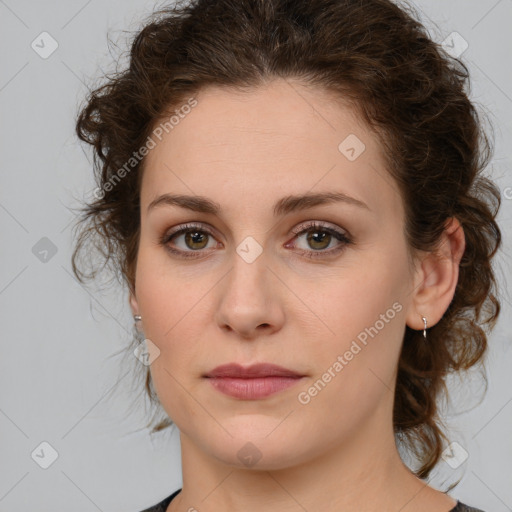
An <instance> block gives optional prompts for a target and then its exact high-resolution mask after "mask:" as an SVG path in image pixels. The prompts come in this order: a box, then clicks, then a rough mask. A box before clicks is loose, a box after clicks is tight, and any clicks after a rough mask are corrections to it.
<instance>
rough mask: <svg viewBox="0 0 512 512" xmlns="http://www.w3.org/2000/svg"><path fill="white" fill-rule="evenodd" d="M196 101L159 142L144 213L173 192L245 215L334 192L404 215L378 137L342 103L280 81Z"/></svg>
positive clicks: (207, 93)
mask: <svg viewBox="0 0 512 512" xmlns="http://www.w3.org/2000/svg"><path fill="white" fill-rule="evenodd" d="M196 100H197V104H196V106H194V107H193V108H191V109H187V112H188V113H187V114H185V115H182V116H180V118H179V122H178V123H176V124H173V125H172V128H171V129H169V128H168V129H167V130H164V131H163V133H162V134H161V135H160V137H161V140H158V139H156V138H154V139H155V142H156V147H154V149H152V150H151V151H150V152H149V154H148V155H147V157H146V161H145V170H144V178H143V182H142V190H141V204H142V205H147V204H149V202H151V201H152V200H153V199H154V198H155V196H156V195H158V194H162V193H165V192H168V193H181V194H187V195H191V194H196V195H202V196H206V197H211V198H212V199H214V200H216V201H217V202H219V203H223V204H224V203H225V206H226V209H227V210H228V209H229V208H230V207H231V208H232V210H233V213H235V212H236V211H239V210H240V208H245V209H249V210H252V211H254V210H255V208H258V207H262V206H263V205H266V204H267V200H268V205H270V204H274V202H275V200H276V199H277V198H280V197H282V196H284V195H288V194H301V193H305V192H308V191H312V192H315V191H320V190H321V191H326V190H333V191H343V192H345V193H347V194H349V195H352V196H353V197H356V198H359V199H361V200H363V201H364V202H366V203H367V204H368V206H369V207H370V208H371V209H376V210H379V209H380V210H381V211H383V210H384V209H386V208H387V209H391V210H393V209H394V210H396V211H394V213H395V214H398V215H399V214H400V212H401V211H400V205H399V204H396V203H397V202H399V201H397V199H398V195H397V193H398V192H397V189H396V186H395V184H394V183H393V180H392V179H391V177H390V176H389V174H388V173H387V171H386V169H385V167H384V158H383V155H382V148H381V146H380V144H379V141H378V139H377V137H376V136H375V135H374V134H373V133H372V132H371V131H370V130H369V129H368V128H367V127H366V126H365V125H364V123H362V122H361V120H360V119H359V116H358V115H357V113H356V111H355V110H354V109H352V108H350V107H349V106H348V104H347V105H345V104H344V103H343V102H341V101H336V100H335V99H334V97H333V95H332V93H329V92H328V91H325V90H322V89H320V88H312V87H311V86H309V87H306V86H304V85H302V84H300V83H298V82H292V81H289V80H281V79H279V80H275V81H273V82H271V83H270V84H268V85H265V86H262V87H258V88H256V89H252V90H249V91H235V90H233V89H228V88H224V87H208V88H206V89H203V90H201V91H200V92H199V94H198V95H197V96H196ZM175 108H176V109H177V110H178V111H179V106H178V107H175ZM174 119H178V118H174ZM155 126H157V125H155ZM160 126H162V125H160ZM269 207H270V206H269ZM392 213H393V212H392Z"/></svg>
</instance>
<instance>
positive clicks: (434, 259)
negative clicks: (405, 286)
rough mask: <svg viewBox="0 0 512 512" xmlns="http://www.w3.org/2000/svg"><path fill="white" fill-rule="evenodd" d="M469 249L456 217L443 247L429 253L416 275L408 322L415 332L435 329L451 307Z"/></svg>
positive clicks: (442, 240) (449, 220) (443, 240)
mask: <svg viewBox="0 0 512 512" xmlns="http://www.w3.org/2000/svg"><path fill="white" fill-rule="evenodd" d="M465 247H466V242H465V237H464V230H463V228H462V226H461V225H460V223H459V221H458V220H457V219H456V218H455V217H451V218H450V219H448V221H447V223H446V226H445V230H444V232H443V234H442V237H441V240H440V244H439V248H438V249H437V250H436V251H434V252H428V253H426V256H425V257H424V258H423V259H422V261H421V265H420V268H418V270H416V273H415V280H414V281H415V284H414V289H413V290H412V294H413V297H412V300H411V302H410V308H409V311H408V312H407V316H406V323H407V325H408V326H409V327H410V328H411V329H415V330H420V329H423V327H424V323H423V320H422V318H421V317H422V316H424V317H425V318H426V319H427V328H428V327H429V326H430V327H432V326H434V325H435V324H437V322H439V320H440V319H441V318H442V317H443V315H444V313H445V312H446V310H447V309H448V307H449V306H450V303H451V301H452V299H453V296H454V294H455V288H456V286H457V282H458V279H459V263H460V260H461V258H462V255H463V254H464V249H465Z"/></svg>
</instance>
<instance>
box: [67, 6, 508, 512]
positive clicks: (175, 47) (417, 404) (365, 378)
mask: <svg viewBox="0 0 512 512" xmlns="http://www.w3.org/2000/svg"><path fill="white" fill-rule="evenodd" d="M467 80H468V75H467V69H466V68H465V66H464V64H462V62H460V61H459V60H457V59H455V58H452V57H450V56H449V55H448V54H447V53H445V52H444V51H443V50H442V48H440V47H439V46H438V45H437V44H435V43H434V42H432V40H431V39H430V38H429V37H428V35H427V33H426V31H425V29H424V28H423V27H422V25H421V24H420V23H419V22H417V21H416V20H415V18H414V17H413V15H412V13H411V12H408V10H406V9H405V8H404V7H402V8H400V7H398V6H397V5H395V4H394V3H392V2H391V1H388V0H365V1H359V0H358V1H355V0H307V1H305V0H304V1H302V0H294V1H293V2H288V1H284V0H281V1H280V0H258V1H255V0H215V1H213V0H196V1H194V2H192V3H190V4H189V3H186V4H180V5H178V6H176V7H169V8H168V9H163V10H162V11H160V12H158V13H155V16H154V18H153V19H151V20H149V21H148V23H146V26H145V27H144V28H143V29H142V30H141V31H140V33H139V34H138V35H137V37H136V38H135V40H134V42H133V45H132V48H131V54H130V63H129V67H128V68H127V69H126V70H124V71H122V72H119V73H117V74H115V75H113V76H111V77H109V79H108V82H107V83H106V84H105V85H104V86H103V87H100V88H98V89H96V90H95V91H93V92H92V93H91V95H90V97H89V98H88V101H87V104H86V105H85V106H84V108H83V109H82V110H81V111H80V113H79V117H78V120H77V133H78V135H79V137H80V138H81V140H83V141H86V142H88V143H90V144H91V145H92V146H93V148H94V151H95V156H96V160H95V162H96V171H97V180H98V188H97V189H96V190H95V194H94V195H95V199H94V200H93V201H92V202H91V203H90V204H88V205H86V207H85V211H84V214H83V217H82V219H81V221H82V222H83V223H84V224H83V226H82V231H81V232H80V236H79V239H78V242H77V246H76V248H75V254H74V255H73V266H74V270H75V273H76V275H77V277H79V278H80V279H81V280H82V281H84V280H85V279H87V278H89V277H93V276H94V275H95V272H96V269H95V268H94V267H93V269H92V272H90V273H87V272H85V271H84V270H81V269H80V265H79V263H78V261H77V260H78V255H79V254H80V253H82V252H83V249H84V248H85V246H86V245H87V243H88V242H94V244H95V245H96V247H97V248H98V249H100V251H101V253H102V255H103V256H105V257H106V259H107V263H110V264H111V265H113V268H115V269H118V270H119V273H120V275H121V276H122V278H123V279H124V281H125V283H126V285H127V287H128V289H129V292H130V307H131V310H132V313H133V315H134V321H135V324H136V327H137V329H138V330H139V331H140V332H141V333H142V334H143V336H144V338H145V344H144V350H145V359H143V358H141V360H143V361H144V365H142V366H144V369H145V370H147V372H148V373H147V379H146V390H147V392H148V394H149V396H150V398H151V399H152V400H154V401H157V402H158V403H160V404H161V405H162V407H163V409H164V411H165V412H166V413H167V415H168V416H169V419H167V420H166V421H164V422H161V423H160V424H158V425H156V427H155V428H154V431H157V430H161V429H162V428H165V427H167V426H169V425H171V424H172V423H174V424H176V425H177V427H178V428H179V431H180V440H181V450H182V471H183V487H182V489H179V490H177V491H175V492H173V493H172V494H170V496H169V497H167V498H166V499H164V500H163V501H161V502H160V503H158V504H157V505H155V506H153V507H150V508H148V509H147V510H148V511H153V512H156V511H167V512H174V511H178V510H183V511H185V510H188V511H192V510H201V511H212V512H213V511H239V510H244V511H261V510H265V511H270V512H271V511H274V510H290V511H292V510H293V511H295V510H297V511H299V510H309V511H319V510H321V511H322V512H330V511H339V510H345V511H358V512H359V511H362V510H364V511H382V510H386V511H387V510H390V511H391V510H400V511H401V512H412V511H414V512H434V511H435V512H447V511H454V512H455V511H457V512H460V511H475V510H477V509H475V508H471V507H469V506H467V505H465V504H463V503H461V502H460V501H458V500H457V499H455V498H452V497H451V496H449V495H448V494H447V493H446V492H442V491H440V490H437V489H435V488H433V487H431V486H429V485H428V484H427V483H426V481H425V479H426V478H427V477H428V475H429V474H430V472H431V470H432V469H433V468H434V467H435V465H436V464H437V463H438V462H439V461H440V458H441V454H442V453H443V450H445V449H446V446H447V445H448V444H449V440H448V438H447V437H446V435H445V434H444V432H443V429H442V424H441V418H440V417H439V415H438V411H437V408H436V403H437V400H438V399H439V397H440V395H441V393H442V392H443V386H444V378H445V376H446V374H447V373H448V372H449V371H458V370H462V369H467V368H469V367H471V366H473V365H475V364H477V363H479V362H480V361H481V359H482V357H483V355H484V353H485V350H486V345H487V334H486V333H485V332H484V330H483V328H482V327H485V326H488V327H489V328H492V327H493V326H494V324H495V322H496V319H497V317H498V314H499V309H500V304H499V301H498V300H497V298H496V295H497V294H496V291H495V287H496V282H495V276H494V273H493V270H492V267H491V259H492V257H493V256H494V254H495V253H496V251H497V249H498V248H499V246H500V242H501V235H500V230H499V228H498V226H497V224H496V222H495V217H496V214H497V211H498V208H499V205H500V195H499V192H498V190H497V188H496V187H495V185H494V184H493V183H492V182H490V181H489V180H488V179H487V178H485V177H483V176H482V175H481V171H482V169H484V168H485V165H486V164H487V162H488V160H489V158H490V145H489V143H488V140H487V137H486V135H485V133H484V132H483V130H482V128H481V125H480V122H479V118H478V115H477V112H476V110H475V107H474V106H473V105H472V103H471V102H470V101H469V99H468V97H467V94H466V92H465V86H466V83H467ZM132 348H133V347H132ZM171 420H172V421H171ZM399 445H400V446H405V447H407V448H408V449H409V452H410V453H411V454H413V455H414V456H415V458H416V460H417V461H418V467H417V468H414V469H412V468H409V467H408V466H406V465H405V464H404V462H403V461H402V459H401V457H400V455H399V452H398V446H399Z"/></svg>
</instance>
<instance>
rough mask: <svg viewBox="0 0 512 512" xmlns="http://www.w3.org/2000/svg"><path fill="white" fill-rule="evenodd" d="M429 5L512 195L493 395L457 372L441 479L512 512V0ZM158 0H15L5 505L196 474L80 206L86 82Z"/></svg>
mask: <svg viewBox="0 0 512 512" xmlns="http://www.w3.org/2000/svg"><path fill="white" fill-rule="evenodd" d="M413 5H415V6H417V8H418V9H420V11H421V13H422V14H421V19H422V21H423V22H424V23H425V24H426V26H427V27H428V28H429V31H430V33H431V36H432V37H433V38H434V39H435V40H436V41H439V42H441V41H448V42H449V43H450V45H451V46H453V48H454V51H461V50H462V49H464V48H465V44H466V43H465V42H467V48H465V51H464V53H463V54H462V58H463V60H464V61H465V62H466V64H467V65H468V66H469V69H470V72H471V74H472V92H471V96H472V99H473V100H474V101H476V102H477V104H478V105H479V106H480V107H479V108H481V109H485V111H486V112H487V113H488V115H489V116H490V118H491V121H492V122H493V124H494V126H495V154H494V159H493V161H492V164H491V165H490V166H489V168H488V172H489V174H491V175H492V176H493V178H494V179H495V181H496V182H497V184H498V185H499V187H500V189H501V190H502V192H503V194H504V198H503V205H502V209H501V212H500V216H499V221H500V225H501V228H502V230H503V234H504V245H503V250H502V252H501V254H500V256H499V257H498V259H497V260H496V263H495V264H496V266H497V273H498V277H499V280H500V284H501V285H502V289H503V292H504V295H503V296H502V297H501V298H502V306H503V312H502V315H501V317H500V320H499V322H498V324H497V327H496V329H495V331H494V333H493V334H492V336H491V338H490V352H489V355H488V358H487V362H486V364H487V368H488V374H489V389H488V392H487V395H486V396H485V397H484V399H483V400H482V399H481V398H482V397H481V386H480V384H479V382H480V381H479V380H478V379H477V378H471V375H469V376H468V379H467V380H466V381H462V382H460V381H457V380H454V381H453V382H452V397H453V398H452V403H453V406H452V407H450V408H449V409H448V410H446V414H447V421H448V422H449V425H450V432H449V436H450V440H451V441H452V442H454V443H457V444H455V445H453V446H455V447H456V450H455V455H454V456H452V457H451V458H450V457H447V460H442V461H441V462H440V464H439V466H438V468H437V469H436V472H435V474H434V475H433V477H432V479H431V484H432V485H434V486H445V485H447V484H448V483H450V482H453V481H456V480H458V479H461V482H460V483H459V485H458V486H457V487H456V488H455V489H454V490H453V491H451V495H452V496H454V497H456V498H458V499H460V500H461V501H464V502H466V503H469V504H471V505H473V506H478V507H480V508H483V509H484V510H486V511H487V512H505V511H510V510H512V463H511V460H512V386H511V384H512V379H511V373H512V350H511V349H510V348H511V346H512V344H511V334H510V333H511V331H512V329H511V328H512V322H511V305H510V304H511V303H510V297H509V296H508V293H507V285H508V284H509V283H510V280H511V278H512V275H511V267H510V259H509V255H510V234H511V225H512V223H511V218H512V204H511V203H512V201H511V199H512V188H510V187H512V175H511V154H512V152H511V143H512V85H511V84H512V67H511V61H512V59H511V55H512V31H511V30H510V27H511V26H512V0H498V1H496V0H451V1H446V0H421V1H416V2H413ZM154 7H155V4H154V3H153V2H150V1H143V0H123V1H121V0H104V1H98V0H89V1H86V0H72V1H67V2H58V1H50V0H42V1H37V2H36V1H33V0H32V1H28V0H17V1H15V0H5V1H4V0H0V41H1V44H0V55H1V66H0V149H1V152H0V173H1V187H0V226H1V227H0V229H1V231H0V233H1V242H0V243H1V246H0V247H1V252H0V254H1V265H0V318H1V357H0V380H1V382H0V390H1V392H0V450H1V452H0V512H26V511H28V510H37V511H38V512H50V511H51V512H59V511H68V510H73V512H89V511H103V512H107V511H109V512H121V511H123V512H136V511H140V510H142V509H143V508H145V507H147V506H149V505H152V504H154V503H156V502H158V501H159V500H161V499H162V498H163V497H165V496H167V495H169V494H170V493H171V492H172V491H174V490H175V489H178V488H179V487H180V486H181V471H180V453H179V436H178V432H177V430H176V429H173V430H168V431H165V432H162V433H159V434H156V435H153V436H150V434H149V431H148V429H147V428H146V427H145V424H146V422H147V420H148V419H149V410H148V409H147V406H146V405H145V402H144V398H143V395H142V393H139V392H135V391H134V388H135V389H137V386H133V376H132V374H131V373H130V372H129V371H128V370H129V368H130V366H126V364H125V363H126V360H125V362H124V363H123V362H122V360H121V358H120V357H118V356H115V353H116V352H117V351H119V350H120V349H122V348H123V347H124V346H126V343H127V340H128V339H129V338H130V336H131V334H132V319H131V315H130V311H129V308H128V303H127V296H126V293H124V292H123V291H120V290H119V289H115V288H112V289H111V291H101V290H100V289H99V288H98V290H97V291H95V290H94V289H91V288H84V287H82V286H80V285H79V284H78V283H77V282H76V280H75V279H74V277H73V276H72V273H71V266H70V256H71V250H72V233H71V226H72V223H73V220H74V213H73V211H72V208H73V207H75V206H77V204H76V202H75V198H77V197H78V198H82V197H90V193H91V190H92V187H93V181H92V165H91V162H92V154H91V153H90V151H89V149H88V148H86V147H83V146H81V145H80V144H79V143H78V140H77V138H76V136H75V133H74V120H75V115H76V111H77V109H78V106H79V103H80V102H81V101H82V100H83V98H84V96H85V94H86V91H87V89H86V87H85V84H89V85H90V84H92V81H93V80H95V79H97V78H98V77H99V76H101V74H102V71H112V70H113V61H112V59H113V57H112V55H111V54H110V53H109V47H108V41H107V34H108V36H109V37H110V39H112V40H114V41H116V42H117V44H118V45H119V48H120V51H124V50H126V49H127V46H126V44H127V41H129V38H130V37H131V34H132V33H133V32H135V31H136V30H137V29H138V28H140V23H141V21H142V20H143V19H144V18H145V17H146V16H147V15H148V14H149V13H150V12H151V11H152V10H153V8H154ZM434 24H435V25H434ZM125 31H128V32H125ZM43 32H46V33H47V34H43V35H42V33H43ZM454 32H456V33H457V34H454ZM41 38H43V39H44V44H43V43H41V42H40V41H41ZM447 38H448V39H447ZM454 38H455V39H454ZM38 41H39V43H38ZM452 43H453V44H452ZM52 45H53V46H52ZM56 45H58V46H57V47H56V48H55V49H54V47H55V46H56ZM53 49H54V51H53V53H51V55H49V56H48V55H44V52H51V51H52V50H53ZM45 57H46V58H45ZM132 359H134V358H133V357H132ZM116 384H117V385H116ZM139 389H140V386H139ZM130 407H132V411H131V412H129V413H127V410H128V409H129V408H130ZM459 446H460V447H462V448H463V449H464V450H465V452H467V458H465V456H463V457H462V458H465V460H464V461H463V462H461V460H462V458H461V453H462V455H464V452H460V448H458V447H459ZM457 450H459V452H457ZM457 461H459V462H460V464H459V463H457ZM45 465H46V466H48V467H47V468H46V469H45V468H44V466H45ZM452 466H456V467H452Z"/></svg>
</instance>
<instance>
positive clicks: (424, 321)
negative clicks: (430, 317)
mask: <svg viewBox="0 0 512 512" xmlns="http://www.w3.org/2000/svg"><path fill="white" fill-rule="evenodd" d="M421 318H422V319H423V324H424V327H423V337H424V338H425V339H427V319H426V318H425V317H424V316H422V317H421Z"/></svg>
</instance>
